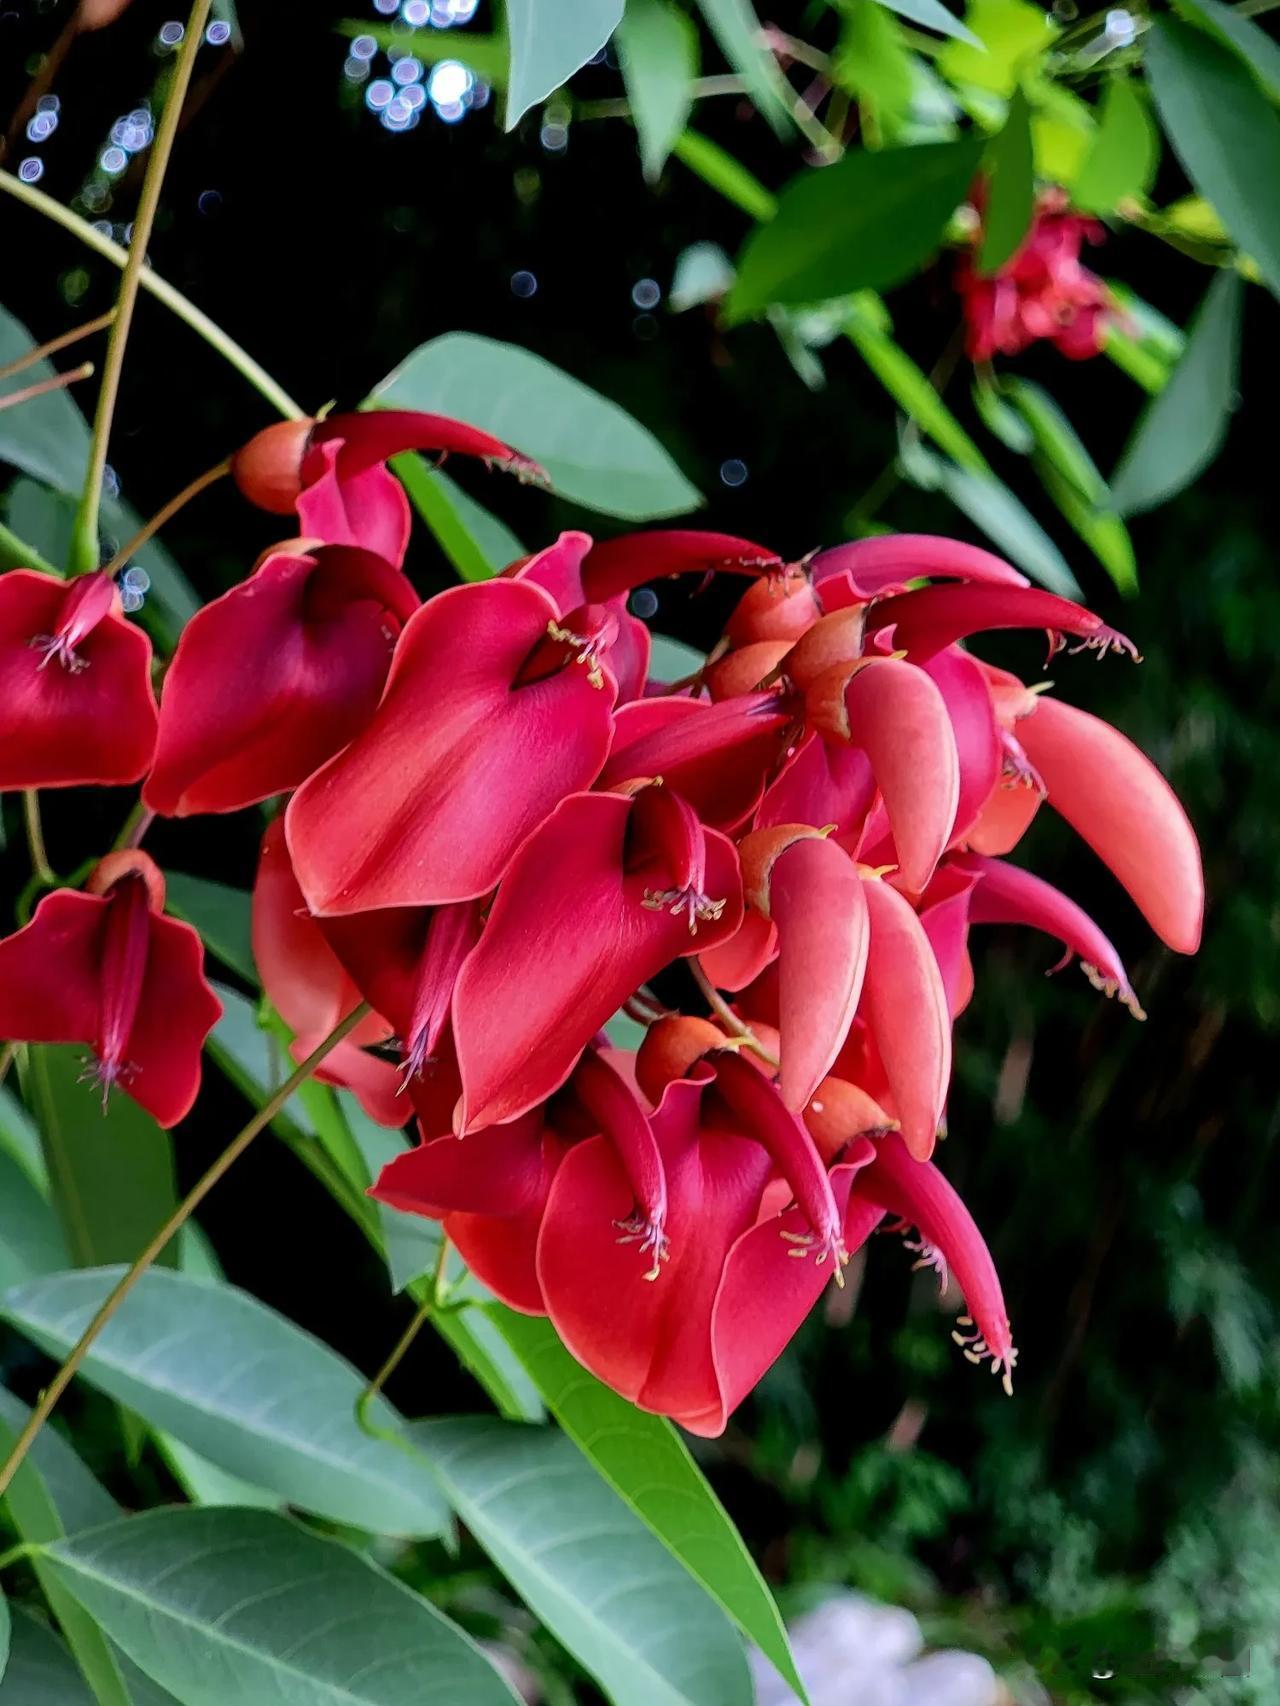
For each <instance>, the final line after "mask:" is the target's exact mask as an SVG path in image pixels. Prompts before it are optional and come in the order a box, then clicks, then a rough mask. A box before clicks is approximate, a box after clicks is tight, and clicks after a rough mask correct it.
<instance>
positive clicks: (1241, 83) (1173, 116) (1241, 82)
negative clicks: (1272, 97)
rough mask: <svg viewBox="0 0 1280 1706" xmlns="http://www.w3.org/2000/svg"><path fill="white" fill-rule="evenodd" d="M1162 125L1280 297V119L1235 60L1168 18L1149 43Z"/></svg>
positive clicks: (1148, 56) (1157, 26) (1157, 24)
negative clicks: (1278, 194) (1279, 195)
mask: <svg viewBox="0 0 1280 1706" xmlns="http://www.w3.org/2000/svg"><path fill="white" fill-rule="evenodd" d="M1146 42H1147V50H1146V64H1147V76H1148V78H1149V79H1150V83H1151V88H1152V92H1153V93H1154V95H1155V99H1156V106H1157V108H1158V109H1159V113H1160V121H1161V123H1162V124H1163V125H1164V129H1165V134H1166V135H1167V136H1168V138H1169V141H1170V144H1171V145H1172V147H1173V151H1174V153H1175V154H1176V155H1177V156H1178V158H1179V160H1181V162H1182V164H1183V167H1184V168H1185V170H1186V174H1187V176H1188V177H1189V178H1190V179H1191V182H1192V183H1193V184H1194V185H1195V187H1196V188H1197V189H1198V190H1199V192H1200V194H1201V195H1202V196H1204V198H1205V200H1206V201H1208V202H1211V203H1212V205H1213V206H1214V208H1215V209H1216V210H1217V212H1218V213H1219V215H1220V216H1221V218H1222V222H1223V224H1224V225H1225V226H1226V228H1227V230H1228V231H1229V232H1230V233H1231V235H1232V237H1233V238H1234V239H1235V241H1236V242H1237V243H1238V244H1239V246H1240V247H1241V248H1242V249H1243V250H1244V251H1245V252H1246V253H1247V254H1249V255H1250V256H1252V258H1253V259H1254V260H1255V261H1256V262H1257V264H1258V270H1259V271H1260V272H1261V274H1262V276H1263V278H1264V279H1265V280H1266V281H1267V283H1268V284H1269V285H1270V286H1271V289H1272V290H1273V291H1275V292H1277V294H1280V197H1277V195H1276V185H1277V184H1278V183H1280V115H1277V113H1276V111H1275V108H1274V107H1272V106H1271V104H1270V102H1269V101H1268V100H1267V97H1266V96H1265V95H1264V94H1263V93H1262V90H1261V89H1260V88H1259V87H1258V84H1257V82H1256V81H1255V79H1254V77H1253V76H1252V74H1251V73H1250V71H1249V70H1248V68H1247V67H1246V66H1245V65H1243V64H1242V63H1241V61H1240V59H1239V58H1238V57H1237V55H1236V54H1235V53H1234V52H1233V51H1232V50H1231V49H1230V48H1228V47H1224V46H1223V45H1222V44H1221V43H1220V42H1218V41H1215V40H1214V38H1213V37H1212V36H1211V35H1209V34H1207V33H1206V32H1205V31H1204V30H1198V29H1195V28H1194V27H1193V26H1192V25H1191V24H1184V23H1182V22H1181V20H1180V19H1178V18H1174V17H1170V16H1169V15H1168V14H1162V15H1161V16H1160V17H1157V18H1155V19H1154V20H1153V22H1152V26H1151V29H1150V31H1149V32H1148V34H1147V37H1146Z"/></svg>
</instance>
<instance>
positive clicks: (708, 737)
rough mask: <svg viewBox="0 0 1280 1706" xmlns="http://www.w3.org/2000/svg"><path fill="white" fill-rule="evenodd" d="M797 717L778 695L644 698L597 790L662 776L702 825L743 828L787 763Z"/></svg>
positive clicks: (628, 718) (620, 722)
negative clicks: (711, 700) (774, 773)
mask: <svg viewBox="0 0 1280 1706" xmlns="http://www.w3.org/2000/svg"><path fill="white" fill-rule="evenodd" d="M792 721H793V718H792V714H791V712H790V711H789V710H788V709H786V708H785V707H784V705H783V702H782V700H781V699H780V698H779V697H778V695H777V694H775V693H749V694H743V695H740V696H739V697H738V698H736V699H724V700H721V701H719V702H718V703H717V704H713V705H712V704H707V703H706V701H705V700H701V699H675V698H663V699H644V700H639V701H637V702H636V703H635V704H632V705H624V706H623V707H622V708H621V709H620V710H619V712H618V714H617V718H616V733H615V735H614V742H613V749H612V751H611V752H610V754H609V757H608V759H607V761H606V762H605V766H604V769H603V770H602V771H601V773H600V778H599V781H598V783H597V786H598V787H601V788H612V787H618V786H620V785H621V784H623V783H625V782H631V781H634V780H637V779H640V778H646V779H647V778H649V777H654V776H660V777H661V778H662V779H663V781H664V782H665V783H666V785H667V786H668V787H669V788H673V789H674V790H675V791H676V792H677V793H678V794H680V795H681V797H682V798H684V799H686V800H688V802H689V804H690V805H691V806H692V807H693V808H694V810H695V811H696V812H697V813H698V816H699V817H700V818H702V820H703V822H704V823H709V824H713V825H714V826H715V827H716V828H718V829H736V828H737V827H738V825H739V824H741V823H742V822H743V821H744V820H745V819H746V818H747V817H749V816H750V814H751V812H752V811H753V810H754V809H755V807H756V805H757V804H758V803H759V800H760V796H761V793H762V791H763V788H764V784H765V778H766V776H767V774H768V772H769V770H770V769H771V768H772V766H773V765H774V764H776V763H777V761H778V759H779V758H780V757H781V756H782V753H783V750H784V748H785V746H786V740H787V733H788V730H789V729H790V727H791V724H792Z"/></svg>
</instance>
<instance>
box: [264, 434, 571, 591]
mask: <svg viewBox="0 0 1280 1706" xmlns="http://www.w3.org/2000/svg"><path fill="white" fill-rule="evenodd" d="M405 450H425V451H436V452H439V453H441V454H442V455H448V454H449V453H451V452H453V453H456V454H457V455H459V456H478V457H480V458H481V459H482V460H483V461H485V462H489V463H494V464H496V465H497V466H498V467H502V468H510V469H511V470H512V471H513V472H515V473H516V474H518V475H519V476H520V477H521V478H522V479H529V478H535V479H544V478H545V475H544V474H543V472H542V470H541V469H540V468H539V467H538V464H537V463H536V462H533V461H531V460H530V458H529V457H527V456H522V455H521V454H520V452H519V451H518V450H513V449H512V448H511V446H510V445H509V444H504V443H503V442H502V440H501V439H498V438H494V437H493V435H492V434H491V433H487V432H482V431H481V430H480V429H479V428H478V427H472V426H467V425H466V423H465V422H463V421H455V420H450V419H449V418H448V417H447V416H445V415H427V414H420V413H417V412H416V411H413V410H408V409H371V410H369V411H368V412H367V413H362V414H351V415H329V416H328V417H327V418H326V419H324V420H301V421H279V422H277V423H276V425H275V426H269V427H266V428H264V430H263V431H262V432H260V433H258V434H256V435H255V436H254V437H253V438H251V439H250V440H249V442H248V444H246V445H244V446H243V447H242V448H241V449H240V450H238V451H237V452H236V454H235V456H234V457H233V458H232V462H231V472H232V474H233V475H234V476H235V481H236V484H237V485H238V486H239V488H240V490H241V491H242V492H243V493H244V495H245V497H247V498H248V499H249V501H250V503H255V504H257V505H258V506H259V507H260V508H262V509H266V510H270V511H271V512H272V514H273V515H288V514H289V513H290V512H291V511H293V510H295V509H296V511H297V513H298V517H299V519H300V521H301V523H302V527H301V531H302V532H303V533H304V534H306V535H307V536H308V537H315V538H317V539H323V540H324V541H325V543H326V544H329V545H359V546H363V547H364V548H365V549H366V550H370V551H376V552H377V553H378V554H379V556H382V557H385V558H386V559H387V561H388V562H389V563H392V564H394V565H395V566H397V567H398V566H399V565H400V563H402V562H403V561H404V554H405V549H406V547H407V546H408V543H409V523H410V515H409V501H408V499H407V498H406V497H405V493H404V487H403V486H402V485H401V484H400V482H399V480H397V479H396V477H395V475H394V474H392V473H390V472H389V470H388V469H387V467H386V464H387V462H388V460H389V459H390V458H391V457H393V456H398V455H399V454H400V453H401V452H402V451H405Z"/></svg>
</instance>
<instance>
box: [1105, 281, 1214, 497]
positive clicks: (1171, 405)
mask: <svg viewBox="0 0 1280 1706" xmlns="http://www.w3.org/2000/svg"><path fill="white" fill-rule="evenodd" d="M1243 296H1244V283H1243V280H1242V279H1241V278H1240V276H1239V274H1238V273H1234V272H1225V271H1224V272H1220V273H1219V274H1218V276H1217V277H1216V278H1215V279H1214V281H1213V283H1212V284H1211V285H1210V286H1209V289H1208V292H1207V293H1206V295H1205V298H1204V301H1203V302H1202V303H1201V305H1200V307H1199V309H1198V310H1197V312H1196V316H1195V319H1194V320H1193V321H1192V323H1191V325H1190V327H1189V328H1188V332H1187V343H1186V348H1185V349H1184V351H1183V353H1182V359H1181V360H1180V361H1179V363H1178V365H1177V366H1176V367H1175V368H1174V370H1173V372H1172V373H1171V374H1170V376H1169V382H1168V384H1167V385H1166V386H1165V388H1164V390H1163V391H1161V392H1160V393H1159V395H1158V396H1156V397H1155V398H1153V399H1152V401H1151V402H1150V403H1149V404H1148V406H1147V408H1146V410H1145V411H1144V413H1143V415H1142V417H1141V419H1140V420H1139V421H1138V424H1137V427H1136V428H1135V429H1134V433H1133V436H1132V437H1131V438H1130V440H1129V442H1128V444H1127V445H1126V446H1125V449H1124V453H1123V455H1122V456H1121V458H1120V462H1119V466H1118V467H1117V468H1116V471H1115V474H1114V475H1113V476H1112V480H1111V490H1112V493H1113V495H1114V498H1115V504H1116V508H1117V509H1118V510H1119V511H1120V513H1121V514H1122V515H1137V514H1139V513H1141V512H1142V511H1143V510H1148V509H1154V508H1155V507H1156V505H1157V504H1162V503H1164V502H1166V501H1167V500H1168V499H1169V498H1171V497H1173V496H1174V494H1175V493H1176V492H1180V491H1182V489H1183V487H1184V486H1188V485H1190V484H1191V482H1192V481H1193V480H1194V479H1195V478H1196V477H1197V476H1198V475H1200V474H1202V473H1203V472H1204V470H1205V469H1206V468H1207V467H1208V466H1209V464H1210V463H1211V462H1212V461H1213V459H1214V457H1215V456H1216V455H1217V454H1218V452H1219V450H1221V448H1222V443H1223V440H1224V439H1225V438H1226V435H1227V426H1228V423H1229V421H1230V418H1231V411H1232V410H1233V409H1234V408H1235V406H1236V390H1237V386H1238V384H1239V377H1240V317H1241V309H1242V306H1243Z"/></svg>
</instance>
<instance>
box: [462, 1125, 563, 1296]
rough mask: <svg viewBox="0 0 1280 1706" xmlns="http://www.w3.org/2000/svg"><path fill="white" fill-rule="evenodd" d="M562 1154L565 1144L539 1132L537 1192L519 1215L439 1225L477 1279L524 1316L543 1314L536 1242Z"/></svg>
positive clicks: (464, 1218) (473, 1216)
mask: <svg viewBox="0 0 1280 1706" xmlns="http://www.w3.org/2000/svg"><path fill="white" fill-rule="evenodd" d="M564 1154H565V1148H564V1145H563V1144H562V1143H561V1141H560V1139H559V1138H558V1137H557V1136H556V1135H555V1133H554V1132H552V1131H544V1132H543V1134H542V1177H541V1180H540V1183H539V1186H538V1192H537V1195H536V1196H535V1197H534V1199H533V1201H532V1202H530V1204H529V1206H528V1207H527V1208H525V1209H524V1210H522V1211H521V1213H519V1214H513V1215H504V1216H501V1217H499V1216H497V1215H492V1214H450V1215H446V1216H445V1220H444V1230H445V1236H446V1237H448V1238H450V1239H451V1240H452V1241H453V1243H454V1244H456V1245H457V1247H458V1254H459V1255H460V1256H461V1257H462V1259H463V1261H464V1262H465V1263H466V1264H467V1266H468V1267H469V1268H470V1269H471V1271H472V1273H474V1274H475V1276H476V1278H477V1279H479V1280H480V1281H482V1283H483V1284H485V1285H487V1286H488V1287H489V1290H490V1291H492V1292H493V1293H494V1294H495V1295H496V1296H498V1297H500V1298H501V1299H502V1301H503V1302H504V1303H506V1304H509V1305H510V1307H511V1308H512V1309H518V1310H520V1311H521V1313H522V1314H525V1315H545V1314H546V1306H545V1304H544V1302H543V1298H542V1287H541V1285H540V1284H539V1280H538V1268H537V1257H538V1239H539V1235H540V1233H541V1231H542V1224H543V1218H544V1216H545V1214H546V1206H547V1198H548V1195H549V1193H550V1190H551V1186H552V1182H553V1181H554V1179H555V1175H556V1170H557V1168H558V1167H559V1166H560V1163H561V1159H562V1157H563V1156H564Z"/></svg>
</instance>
